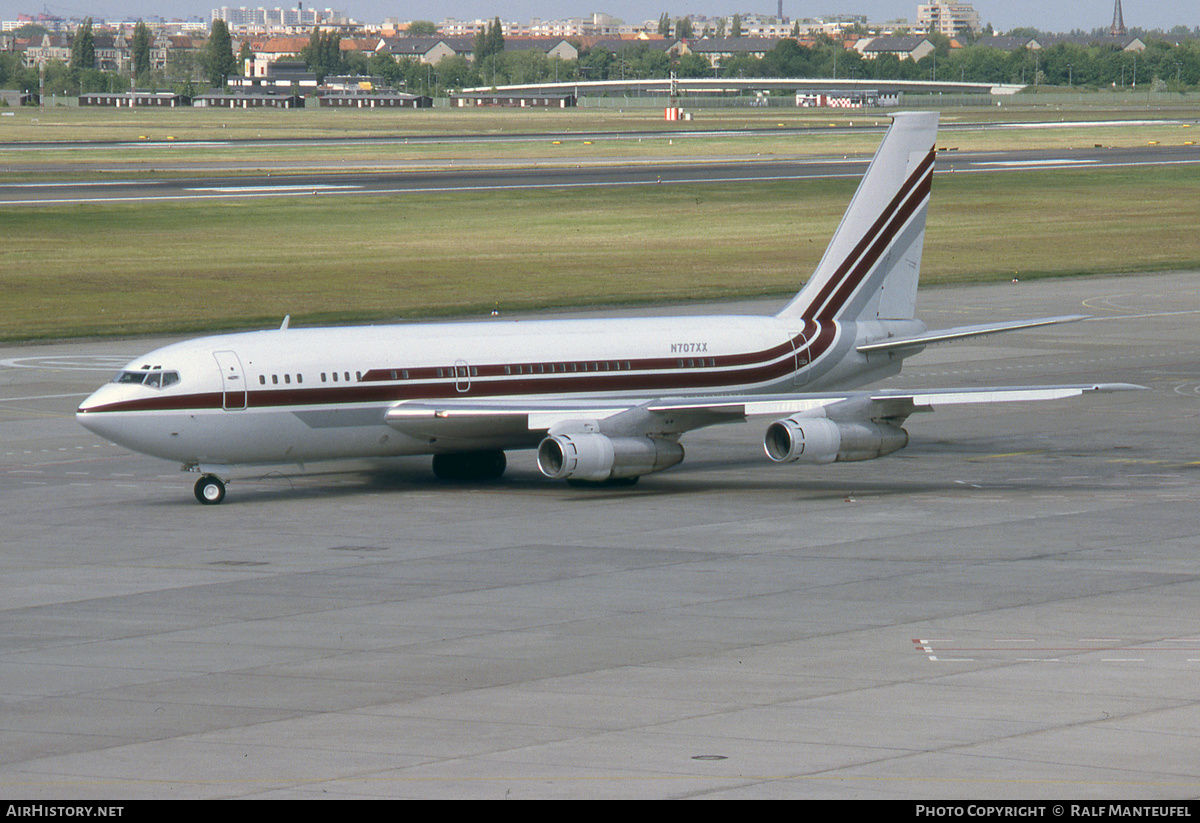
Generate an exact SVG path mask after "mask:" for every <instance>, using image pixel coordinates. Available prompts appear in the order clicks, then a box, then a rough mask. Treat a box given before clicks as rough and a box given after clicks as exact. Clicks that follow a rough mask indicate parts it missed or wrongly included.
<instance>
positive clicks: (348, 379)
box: [343, 372, 350, 383]
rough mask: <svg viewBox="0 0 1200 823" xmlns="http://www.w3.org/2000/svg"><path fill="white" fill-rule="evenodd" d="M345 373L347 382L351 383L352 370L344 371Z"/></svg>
mask: <svg viewBox="0 0 1200 823" xmlns="http://www.w3.org/2000/svg"><path fill="white" fill-rule="evenodd" d="M343 374H344V375H345V377H346V382H347V383H349V382H350V372H343Z"/></svg>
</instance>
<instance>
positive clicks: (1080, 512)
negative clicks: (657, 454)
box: [0, 272, 1200, 800]
mask: <svg viewBox="0 0 1200 823" xmlns="http://www.w3.org/2000/svg"><path fill="white" fill-rule="evenodd" d="M1197 283H1198V281H1197V276H1196V273H1194V272H1193V273H1183V274H1167V275H1135V276H1127V277H1103V278H1082V279H1070V280H1066V279H1064V280H1047V281H1040V282H1021V283H1004V284H999V285H992V286H983V287H971V288H953V289H935V290H927V291H922V293H921V295H920V298H919V309H920V312H921V315H922V316H923V317H924V318H925V319H926V320H927V322H928V323H929V325H930V326H931V327H935V328H936V327H940V326H950V325H964V324H968V323H973V322H982V321H984V320H997V319H999V320H1004V319H1017V318H1021V317H1033V316H1039V315H1049V314H1069V313H1087V314H1091V315H1093V316H1094V319H1092V320H1088V321H1084V322H1081V323H1076V324H1072V325H1068V326H1055V327H1050V328H1046V329H1038V330H1033V331H1030V332H1022V333H1015V334H1009V335H1004V336H999V337H995V338H990V339H986V340H983V341H978V342H975V343H971V344H967V345H958V346H953V345H950V346H943V347H936V348H932V349H930V350H928V351H926V352H925V353H924V354H922V355H921V356H919V357H918V358H915V359H913V360H911V361H909V365H908V367H906V371H905V374H904V375H903V376H902V377H901V378H897V379H895V380H894V381H892V383H893V384H894V385H897V386H903V385H907V386H918V385H920V386H981V385H1006V384H1035V383H1052V382H1071V383H1074V382H1081V381H1092V380H1096V381H1112V382H1130V383H1139V384H1142V385H1145V386H1149V387H1150V389H1151V390H1150V391H1144V392H1125V393H1119V394H1111V395H1099V396H1091V397H1088V398H1082V399H1077V400H1071V401H1062V402H1058V403H1047V404H1036V405H1035V404H1030V405H1021V404H1018V405H1017V406H1013V407H1008V408H1005V407H1000V406H996V407H991V406H989V407H986V408H980V409H971V410H965V411H964V410H962V409H955V410H946V411H938V412H935V413H934V414H928V415H917V416H914V417H913V418H912V419H911V420H910V421H909V426H908V428H909V430H910V432H911V433H912V443H911V445H910V446H909V447H908V448H907V449H906V450H904V451H902V452H899V453H898V454H896V455H893V456H891V457H887V458H883V459H881V460H877V461H871V462H866V463H859V464H837V465H834V466H829V467H811V468H797V467H795V466H782V467H781V466H776V465H773V464H770V463H768V461H767V460H766V458H765V457H764V456H763V455H762V453H761V442H760V439H761V436H762V430H763V428H764V427H763V426H758V425H745V426H738V427H725V428H714V429H710V430H706V431H700V432H695V433H692V434H690V435H688V436H686V437H685V438H684V444H685V446H686V447H687V449H688V457H687V460H685V462H684V463H683V464H681V465H680V466H678V467H676V468H674V469H671V470H669V471H667V472H664V473H662V474H661V475H654V476H650V477H646V478H643V479H642V482H641V483H640V484H639V485H638V486H636V487H634V488H633V489H627V490H625V489H623V490H609V491H601V492H597V491H595V490H580V489H573V488H569V487H566V486H563V485H561V484H559V483H555V482H552V481H549V480H545V479H544V478H542V477H541V476H540V475H539V474H538V473H537V471H536V469H535V468H534V465H533V460H532V456H531V455H528V454H515V455H513V459H512V460H511V463H510V465H511V467H512V468H511V469H510V473H509V475H508V476H507V477H506V478H505V480H503V481H502V482H499V483H495V484H486V485H446V484H442V483H439V482H437V481H435V480H434V479H433V476H432V474H431V473H430V471H429V468H428V461H427V460H424V459H413V460H409V461H399V462H397V463H395V464H392V465H388V466H373V465H366V464H363V465H358V464H330V465H320V466H310V467H307V470H306V471H300V470H298V469H296V468H295V467H282V468H280V469H279V470H275V471H266V470H263V469H250V470H245V471H241V472H238V473H237V474H236V475H235V480H236V482H234V483H233V484H231V485H230V490H229V498H228V499H227V500H226V502H225V503H224V504H223V505H222V506H219V507H206V506H201V505H199V504H197V503H196V502H195V500H194V499H193V498H192V494H191V485H192V480H193V479H194V478H192V477H191V476H189V475H186V474H181V473H179V472H178V471H177V470H176V467H175V466H172V465H170V464H166V463H162V462H159V461H156V460H154V459H152V458H148V457H142V456H139V455H135V454H131V453H128V452H126V451H124V450H122V449H120V448H118V447H116V446H113V445H111V444H107V443H104V442H102V441H99V440H98V439H96V438H95V437H93V436H92V435H91V434H89V433H88V432H86V431H84V430H83V429H82V428H80V427H79V426H78V425H77V424H76V423H75V420H74V418H73V414H72V413H73V410H74V408H75V404H76V403H77V402H78V401H79V400H80V399H82V398H83V397H84V396H85V395H86V394H87V393H89V392H90V391H91V390H93V389H94V388H95V387H96V386H97V385H99V384H100V383H102V382H103V381H104V380H106V379H108V378H109V377H110V376H111V375H112V374H113V373H115V371H116V369H117V368H118V366H119V365H121V364H122V363H124V362H125V361H126V360H128V359H130V358H132V357H134V356H136V355H138V354H139V353H141V352H144V351H146V350H149V349H152V348H154V347H155V346H157V345H160V344H161V343H162V342H164V341H160V340H124V341H106V342H79V343H59V344H52V345H41V346H7V347H4V348H2V349H0V420H2V421H3V425H0V523H2V524H3V531H2V532H0V569H2V570H3V574H2V575H0V792H2V793H3V794H4V795H5V796H7V797H10V798H17V797H21V798H55V799H60V800H61V799H67V798H92V799H97V798H133V797H164V798H167V797H169V798H182V797H205V798H207V797H288V798H305V797H312V798H316V797H323V798H339V797H341V798H348V797H488V798H502V797H514V798H531V797H653V798H659V797H706V798H718V797H722V798H743V797H756V798H761V797H788V798H796V797H835V798H845V797H858V798H914V799H916V798H923V799H929V798H975V799H978V798H985V797H986V798H1011V799H1029V798H1066V797H1070V798H1076V799H1084V798H1111V799H1117V798H1131V799H1132V798H1137V799H1148V798H1190V797H1194V796H1196V794H1197V793H1198V792H1200V766H1197V764H1196V759H1195V752H1196V750H1197V747H1198V746H1200V696H1197V693H1196V689H1195V682H1196V677H1197V675H1198V673H1200V612H1197V610H1196V608H1195V603H1196V602H1197V599H1198V597H1200V569H1198V566H1197V562H1196V554H1197V549H1198V548H1200V522H1198V521H1197V518H1196V502H1197V500H1198V499H1200V447H1197V440H1196V427H1197V420H1198V418H1200V336H1198V335H1197V334H1196V331H1195V329H1196V327H1197V320H1198V319H1200V286H1198V285H1197ZM772 308H773V304H770V303H763V304H757V305H754V306H749V307H748V306H738V307H734V308H733V310H735V311H762V312H766V311H770V310H771V309H772ZM694 310H695V311H705V312H709V311H712V310H713V307H711V306H708V307H699V308H696V309H694ZM660 311H661V310H660ZM679 311H680V312H691V311H693V309H691V308H687V309H680V310H679Z"/></svg>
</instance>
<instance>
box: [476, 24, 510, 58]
mask: <svg viewBox="0 0 1200 823" xmlns="http://www.w3.org/2000/svg"><path fill="white" fill-rule="evenodd" d="M503 51H504V33H503V29H502V27H501V26H500V18H499V17H497V18H496V19H495V20H493V21H492V22H491V23H488V24H487V27H486V28H482V29H480V30H479V33H478V34H476V35H475V65H477V66H478V65H479V64H480V63H481V62H482V61H484V60H486V59H487V58H489V57H491V56H492V55H493V54H500V53H501V52H503Z"/></svg>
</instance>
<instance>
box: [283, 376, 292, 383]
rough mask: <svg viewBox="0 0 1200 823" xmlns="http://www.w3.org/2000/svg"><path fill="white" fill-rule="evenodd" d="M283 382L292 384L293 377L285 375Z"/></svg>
mask: <svg viewBox="0 0 1200 823" xmlns="http://www.w3.org/2000/svg"><path fill="white" fill-rule="evenodd" d="M283 382H284V383H288V384H290V383H291V382H292V376H291V375H290V374H285V375H284V376H283Z"/></svg>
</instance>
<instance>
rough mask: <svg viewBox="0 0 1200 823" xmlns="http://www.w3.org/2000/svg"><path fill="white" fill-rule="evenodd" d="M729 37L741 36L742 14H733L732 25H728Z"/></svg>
mask: <svg viewBox="0 0 1200 823" xmlns="http://www.w3.org/2000/svg"><path fill="white" fill-rule="evenodd" d="M729 28H730V30H729V36H730V37H741V36H742V16H741V15H740V14H735V15H733V25H732V26H730V27H729Z"/></svg>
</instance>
